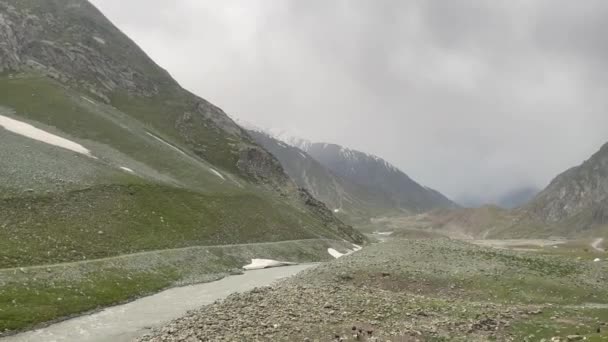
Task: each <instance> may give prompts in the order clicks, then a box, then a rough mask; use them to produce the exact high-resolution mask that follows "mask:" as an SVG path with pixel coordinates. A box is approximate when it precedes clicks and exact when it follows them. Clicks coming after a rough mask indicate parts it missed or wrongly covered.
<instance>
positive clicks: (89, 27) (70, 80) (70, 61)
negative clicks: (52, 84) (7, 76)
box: [0, 0, 177, 102]
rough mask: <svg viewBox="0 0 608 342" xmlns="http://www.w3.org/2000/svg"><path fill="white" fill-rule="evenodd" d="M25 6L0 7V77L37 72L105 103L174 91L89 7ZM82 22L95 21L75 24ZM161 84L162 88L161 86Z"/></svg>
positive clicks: (11, 1)
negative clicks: (121, 95)
mask: <svg viewBox="0 0 608 342" xmlns="http://www.w3.org/2000/svg"><path fill="white" fill-rule="evenodd" d="M29 5H30V4H28V6H25V5H24V4H22V2H21V1H17V0H2V1H0V42H1V43H0V71H2V72H10V71H28V70H29V71H36V72H40V73H42V74H44V75H47V76H49V77H52V78H55V79H57V80H59V81H61V82H63V83H66V84H69V85H72V86H77V87H79V88H80V89H82V88H84V89H87V90H89V92H91V93H92V94H94V95H97V96H98V97H99V98H100V99H102V100H104V101H106V102H109V95H110V94H111V93H112V92H114V91H118V90H121V91H126V92H128V93H131V94H137V95H142V96H152V95H156V94H158V93H159V91H160V86H161V85H163V83H164V84H165V85H166V84H167V83H168V84H170V85H172V86H177V84H176V83H175V82H174V81H173V80H172V79H171V78H170V77H169V76H168V74H167V73H166V72H165V71H164V70H162V69H161V68H160V67H158V66H157V65H156V64H154V62H152V61H151V60H150V59H149V58H147V57H146V56H145V54H144V53H143V51H141V50H140V49H139V48H137V47H136V45H135V44H132V42H131V41H130V40H129V39H128V38H127V37H126V36H124V35H123V34H122V33H121V32H120V31H118V30H117V29H116V28H115V27H114V26H113V25H112V24H111V23H110V22H109V21H107V20H106V19H105V18H104V17H103V15H101V13H99V11H98V10H97V9H96V8H95V7H94V6H93V5H91V4H90V3H88V2H87V1H77V0H70V1H67V2H66V1H58V0H48V1H38V2H34V3H33V4H31V6H29ZM59 6H60V9H57V7H59ZM49 8H52V9H54V10H53V11H50V10H47V9H49ZM74 13H76V14H79V16H74V15H72V14H74ZM82 16H86V17H89V18H95V19H96V21H94V22H92V23H93V24H91V22H87V21H84V20H78V19H79V18H82ZM126 56H129V57H128V58H125V57H126ZM136 60H137V61H139V62H140V64H138V63H134V62H135V61H136ZM129 62H133V63H129ZM161 78H162V79H164V80H165V82H161V83H159V82H158V81H159V80H160V79H161ZM166 81H169V82H166Z"/></svg>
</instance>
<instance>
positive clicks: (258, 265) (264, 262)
mask: <svg viewBox="0 0 608 342" xmlns="http://www.w3.org/2000/svg"><path fill="white" fill-rule="evenodd" d="M290 265H296V263H295V262H287V261H277V260H271V259H251V264H249V265H245V266H243V269H244V270H247V271H251V270H261V269H264V268H271V267H280V266H290Z"/></svg>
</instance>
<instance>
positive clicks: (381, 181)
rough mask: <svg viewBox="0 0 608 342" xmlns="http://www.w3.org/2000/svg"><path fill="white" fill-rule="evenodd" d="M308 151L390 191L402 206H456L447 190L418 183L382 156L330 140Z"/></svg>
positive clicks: (345, 172) (337, 169)
mask: <svg viewBox="0 0 608 342" xmlns="http://www.w3.org/2000/svg"><path fill="white" fill-rule="evenodd" d="M305 151H306V152H307V153H308V154H310V155H311V156H312V157H313V158H315V159H316V160H317V161H319V162H320V163H321V164H323V165H325V166H326V167H327V168H329V169H330V170H332V171H333V172H335V173H336V174H339V175H341V176H343V177H345V178H346V179H349V180H351V181H353V182H355V183H357V184H361V185H364V186H367V187H371V188H375V189H378V190H380V191H382V192H383V193H385V194H388V195H389V197H390V198H391V200H392V201H393V202H394V203H395V205H396V207H398V208H402V209H406V210H409V211H412V212H414V213H420V212H424V211H428V210H431V209H436V208H448V207H456V204H454V202H452V201H451V200H450V199H448V198H447V197H446V196H444V195H443V194H441V193H439V192H438V191H436V190H434V189H431V188H428V187H425V186H422V185H420V184H418V183H417V182H416V181H414V180H412V179H411V178H410V177H409V176H408V175H407V174H405V173H404V172H403V171H401V170H400V169H399V168H397V167H396V166H394V165H393V164H391V163H389V162H388V161H386V160H384V159H382V158H380V157H378V156H375V155H371V154H368V153H364V152H360V151H356V150H352V149H349V148H346V147H343V146H340V145H337V144H327V143H313V144H310V145H308V147H307V149H305Z"/></svg>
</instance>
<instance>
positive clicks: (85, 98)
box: [81, 96, 96, 104]
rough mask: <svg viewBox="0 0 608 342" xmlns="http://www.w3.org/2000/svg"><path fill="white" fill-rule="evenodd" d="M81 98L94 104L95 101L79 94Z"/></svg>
mask: <svg viewBox="0 0 608 342" xmlns="http://www.w3.org/2000/svg"><path fill="white" fill-rule="evenodd" d="M81 97H82V99H83V100H86V101H88V102H90V103H92V104H96V103H95V101H93V100H91V99H90V98H88V97H86V96H81Z"/></svg>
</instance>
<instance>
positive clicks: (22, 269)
mask: <svg viewBox="0 0 608 342" xmlns="http://www.w3.org/2000/svg"><path fill="white" fill-rule="evenodd" d="M304 241H306V242H310V241H331V240H330V239H301V240H286V241H275V242H256V243H242V244H232V245H213V246H204V245H202V246H191V247H182V248H170V249H156V250H152V251H143V252H136V253H131V254H122V255H117V256H112V257H107V258H99V259H90V260H83V261H70V262H62V263H57V264H43V265H34V266H24V267H11V268H0V275H1V274H3V273H6V274H11V273H15V272H28V271H31V270H40V269H44V270H46V269H53V268H58V267H66V266H75V265H82V264H90V263H98V262H102V261H111V260H119V259H125V258H129V257H133V256H138V255H154V254H158V253H165V252H170V251H186V250H196V249H199V248H215V247H219V248H226V247H240V246H263V245H279V244H284V243H292V242H304Z"/></svg>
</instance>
